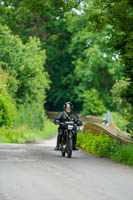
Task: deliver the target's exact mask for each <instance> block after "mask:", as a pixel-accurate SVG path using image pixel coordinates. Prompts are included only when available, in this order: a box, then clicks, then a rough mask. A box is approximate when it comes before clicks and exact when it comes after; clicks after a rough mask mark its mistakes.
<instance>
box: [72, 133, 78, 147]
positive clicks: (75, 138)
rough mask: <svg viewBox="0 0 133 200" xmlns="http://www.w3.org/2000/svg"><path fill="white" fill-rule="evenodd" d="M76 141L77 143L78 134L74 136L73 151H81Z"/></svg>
mask: <svg viewBox="0 0 133 200" xmlns="http://www.w3.org/2000/svg"><path fill="white" fill-rule="evenodd" d="M76 141H77V133H76V134H73V150H79V149H78V148H77V147H76Z"/></svg>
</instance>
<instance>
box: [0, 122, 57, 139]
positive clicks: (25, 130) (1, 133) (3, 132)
mask: <svg viewBox="0 0 133 200" xmlns="http://www.w3.org/2000/svg"><path fill="white" fill-rule="evenodd" d="M56 133H57V126H55V125H54V123H53V121H51V120H49V119H45V126H44V128H43V130H39V129H37V128H36V129H35V128H34V129H31V128H29V127H28V126H26V125H22V126H19V127H17V128H9V127H5V126H3V127H1V128H0V142H1V143H25V142H34V141H38V140H41V139H44V138H47V137H51V136H53V135H55V134H56Z"/></svg>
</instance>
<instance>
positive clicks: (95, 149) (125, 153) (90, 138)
mask: <svg viewBox="0 0 133 200" xmlns="http://www.w3.org/2000/svg"><path fill="white" fill-rule="evenodd" d="M77 145H78V146H79V147H81V148H83V149H85V150H86V151H88V152H90V153H92V154H96V155H99V156H101V157H108V158H111V159H112V160H115V161H118V162H121V163H123V164H127V165H133V145H130V144H128V145H124V144H120V142H119V141H115V140H112V139H111V138H110V137H109V136H107V135H102V134H101V135H99V136H96V135H93V134H91V133H82V132H80V133H79V134H78V141H77Z"/></svg>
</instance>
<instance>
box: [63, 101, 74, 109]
mask: <svg viewBox="0 0 133 200" xmlns="http://www.w3.org/2000/svg"><path fill="white" fill-rule="evenodd" d="M67 107H70V108H71V110H72V109H73V105H72V103H71V102H66V103H65V104H64V109H66V108H67Z"/></svg>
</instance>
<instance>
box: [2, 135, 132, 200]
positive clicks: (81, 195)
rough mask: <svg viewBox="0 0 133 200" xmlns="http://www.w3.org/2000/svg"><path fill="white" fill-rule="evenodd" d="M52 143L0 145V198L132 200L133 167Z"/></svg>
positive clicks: (52, 141) (46, 141)
mask: <svg viewBox="0 0 133 200" xmlns="http://www.w3.org/2000/svg"><path fill="white" fill-rule="evenodd" d="M54 146H55V138H53V139H51V140H45V141H41V142H40V143H38V144H24V145H17V144H0V200H68V199H69V200H133V168H131V167H128V166H124V165H121V164H119V163H115V162H112V161H110V160H107V159H102V158H97V157H94V156H92V155H90V154H88V153H86V152H83V151H82V150H79V151H76V152H74V153H73V157H72V158H71V159H68V158H64V157H61V156H60V154H59V152H55V151H54Z"/></svg>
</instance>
